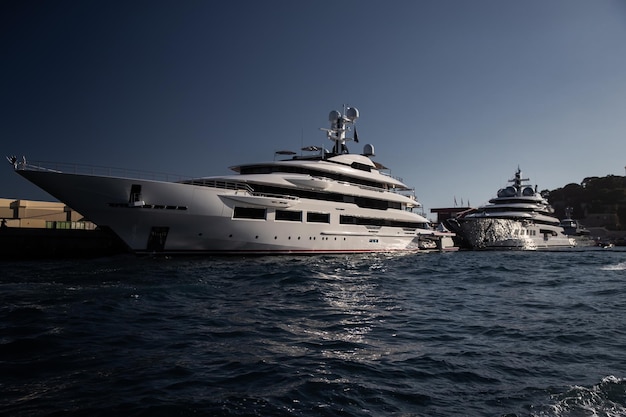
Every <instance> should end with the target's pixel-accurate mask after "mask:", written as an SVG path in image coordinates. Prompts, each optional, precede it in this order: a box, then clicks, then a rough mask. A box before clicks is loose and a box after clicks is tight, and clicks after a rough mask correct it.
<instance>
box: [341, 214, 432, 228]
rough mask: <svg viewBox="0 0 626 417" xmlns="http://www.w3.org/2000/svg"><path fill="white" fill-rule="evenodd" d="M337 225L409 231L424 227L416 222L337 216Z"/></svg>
mask: <svg viewBox="0 0 626 417" xmlns="http://www.w3.org/2000/svg"><path fill="white" fill-rule="evenodd" d="M339 223H341V224H358V225H362V226H390V227H402V228H410V229H414V228H417V229H424V228H425V225H424V224H422V223H417V222H406V221H398V220H390V219H380V218H375V217H359V216H346V215H342V216H339Z"/></svg>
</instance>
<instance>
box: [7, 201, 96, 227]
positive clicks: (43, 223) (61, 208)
mask: <svg viewBox="0 0 626 417" xmlns="http://www.w3.org/2000/svg"><path fill="white" fill-rule="evenodd" d="M0 219H1V221H2V226H3V227H4V226H6V227H21V228H46V229H88V230H90V229H95V228H96V225H95V224H93V223H91V222H88V221H82V219H83V216H82V215H81V214H80V213H77V212H76V211H74V210H72V209H71V208H69V207H68V206H66V205H65V204H63V203H59V202H54V201H32V200H12V199H7V198H0Z"/></svg>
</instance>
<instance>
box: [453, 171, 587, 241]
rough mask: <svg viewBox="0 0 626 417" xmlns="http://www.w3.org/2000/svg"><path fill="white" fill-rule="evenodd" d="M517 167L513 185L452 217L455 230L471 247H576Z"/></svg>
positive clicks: (547, 205)
mask: <svg viewBox="0 0 626 417" xmlns="http://www.w3.org/2000/svg"><path fill="white" fill-rule="evenodd" d="M526 181H528V179H527V178H522V172H521V170H520V169H519V168H518V169H517V171H516V172H515V176H514V178H513V179H511V180H509V182H511V183H512V184H511V185H509V186H508V187H506V188H502V189H500V190H499V191H498V194H497V197H495V198H493V199H491V200H489V204H486V205H484V206H481V207H479V208H477V209H475V210H472V211H469V212H466V213H464V214H462V215H461V216H459V217H457V218H455V219H454V222H455V223H456V224H457V225H458V227H457V230H454V231H455V232H457V233H458V234H460V235H461V237H462V240H463V241H464V242H466V244H467V245H468V246H469V247H470V248H471V249H496V250H504V249H513V250H537V249H563V248H571V247H574V246H576V242H575V239H573V238H572V237H570V236H567V235H566V234H565V233H564V229H563V227H562V225H561V224H560V222H559V219H558V218H556V217H555V216H554V209H553V208H552V206H550V204H549V203H548V201H547V200H546V199H545V198H544V197H543V196H542V195H541V194H540V193H539V192H537V186H535V187H534V188H533V187H531V186H529V185H526V184H525V182H526Z"/></svg>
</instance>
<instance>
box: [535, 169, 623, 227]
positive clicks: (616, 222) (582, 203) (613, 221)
mask: <svg viewBox="0 0 626 417" xmlns="http://www.w3.org/2000/svg"><path fill="white" fill-rule="evenodd" d="M541 193H542V195H543V196H544V197H546V198H547V199H548V201H549V202H550V204H552V206H553V207H554V209H555V214H556V215H557V217H558V218H560V219H562V218H565V217H567V215H566V209H567V208H568V207H569V208H571V213H570V214H571V217H572V218H574V219H578V220H580V221H581V222H582V223H583V224H585V225H586V226H588V227H606V228H607V229H609V230H624V229H626V177H622V176H616V175H609V176H606V177H588V178H585V179H584V180H583V181H582V182H581V183H580V184H574V183H572V184H567V185H566V186H565V187H563V188H557V189H556V190H552V191H550V190H544V191H542V192H541Z"/></svg>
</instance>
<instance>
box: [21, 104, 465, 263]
mask: <svg viewBox="0 0 626 417" xmlns="http://www.w3.org/2000/svg"><path fill="white" fill-rule="evenodd" d="M343 113H345V114H342V113H340V112H339V111H332V112H331V113H330V116H329V121H330V128H329V129H322V130H324V131H325V132H326V136H327V138H328V139H330V140H331V141H332V142H333V148H332V151H328V150H326V149H324V147H308V148H303V153H301V154H300V155H295V153H293V152H278V153H279V154H283V155H285V154H290V155H289V156H288V158H287V159H284V160H276V159H275V160H273V161H270V162H262V163H252V164H244V165H237V166H234V167H231V169H232V170H233V171H234V172H235V173H236V174H234V175H227V176H219V177H202V178H188V179H177V180H170V179H169V178H163V179H157V177H155V176H153V175H145V174H139V173H134V174H129V173H127V172H122V171H115V170H103V169H101V168H95V167H84V166H83V167H79V166H77V165H72V166H62V165H59V164H44V163H35V162H28V163H27V162H26V160H25V159H24V160H23V161H18V160H17V158H15V157H13V158H11V162H12V164H13V165H14V168H15V170H16V172H17V173H18V174H20V175H21V176H23V177H24V178H26V179H27V180H29V181H31V182H32V183H34V184H36V185H37V186H39V187H40V188H42V189H43V190H45V191H47V192H48V193H49V194H51V195H52V196H54V197H56V198H57V199H59V200H60V201H62V202H63V203H65V204H66V205H67V206H69V207H71V208H72V209H73V210H76V211H77V212H79V213H81V214H82V215H84V216H85V217H86V218H88V219H89V220H91V221H92V222H94V223H96V224H97V225H99V226H102V227H105V226H106V227H108V228H110V229H111V230H113V231H114V232H115V233H116V234H117V235H118V236H119V237H120V238H121V239H122V240H123V241H124V242H125V243H126V245H128V247H129V248H130V249H131V250H132V251H134V252H135V253H138V254H147V253H161V254H285V253H293V254H308V253H356V252H383V251H417V250H420V246H422V247H424V246H423V244H420V242H421V243H423V241H424V239H420V237H424V238H426V237H428V238H429V239H432V237H433V236H437V234H438V232H437V231H433V230H432V229H431V228H430V227H429V223H428V220H427V219H426V218H424V217H423V216H422V215H420V214H418V213H415V212H414V211H413V209H414V208H415V207H416V206H419V203H418V202H417V200H416V199H415V197H412V196H411V195H407V194H406V193H407V191H411V190H412V189H411V188H410V187H408V186H407V185H405V184H404V183H403V182H402V180H401V179H399V178H394V177H392V176H391V175H389V174H388V173H386V171H385V168H384V167H383V166H381V165H380V164H378V163H375V162H374V161H373V160H372V159H371V157H373V156H374V147H373V146H372V145H365V147H364V152H363V153H362V154H355V153H350V152H349V151H348V148H347V146H346V142H348V141H354V142H358V138H357V132H356V129H355V128H354V124H355V122H356V120H357V118H358V117H359V112H358V110H357V109H356V108H351V107H348V108H345V109H344V112H343ZM349 132H353V133H352V134H351V136H352V137H348V134H349ZM304 151H312V152H314V153H313V154H310V153H308V154H307V153H304ZM442 236H443V234H442ZM448 240H449V239H447V240H442V241H443V242H448ZM438 249H439V250H447V249H450V250H453V249H455V248H454V247H453V246H448V244H447V243H444V244H440V245H439V248H438Z"/></svg>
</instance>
